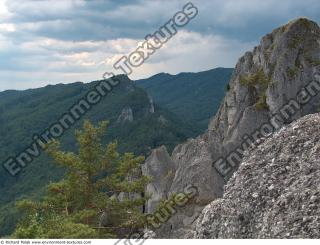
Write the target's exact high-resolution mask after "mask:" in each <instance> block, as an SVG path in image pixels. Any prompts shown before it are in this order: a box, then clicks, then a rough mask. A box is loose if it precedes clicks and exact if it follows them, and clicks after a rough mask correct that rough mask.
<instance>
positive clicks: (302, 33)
mask: <svg viewBox="0 0 320 245" xmlns="http://www.w3.org/2000/svg"><path fill="white" fill-rule="evenodd" d="M317 74H320V28H319V26H318V25H317V24H316V23H315V22H312V21H310V20H307V19H297V20H294V21H292V22H290V23H289V24H287V25H285V26H282V27H280V28H278V29H275V30H274V31H273V32H272V33H270V34H267V35H266V36H265V37H263V38H262V40H261V43H260V45H259V46H257V47H255V48H254V49H253V51H252V52H247V53H245V55H244V56H243V57H241V58H240V59H239V61H238V63H237V65H236V68H235V70H234V73H233V75H232V78H231V80H230V83H229V86H230V90H229V91H228V92H227V93H226V96H225V98H224V100H223V101H222V103H221V106H220V108H219V110H218V112H217V114H216V115H215V117H213V118H212V120H211V121H210V123H209V126H208V130H207V131H206V132H205V133H204V134H203V135H201V136H199V137H198V138H196V139H191V140H188V142H186V143H185V144H181V145H178V146H177V147H176V148H175V149H174V151H173V153H172V156H171V159H172V161H173V162H174V165H175V169H176V170H175V175H174V179H173V181H172V184H171V187H170V189H169V193H177V192H181V191H182V190H183V188H184V187H185V186H187V185H189V184H193V185H194V186H196V187H197V188H198V190H199V194H198V196H197V198H196V200H195V202H193V203H192V204H190V205H191V206H190V207H189V206H187V207H186V208H185V210H186V212H187V214H183V213H179V214H181V215H179V214H177V215H176V216H175V217H176V218H172V219H171V220H170V221H169V222H168V227H170V229H171V231H172V232H171V234H174V233H175V232H174V230H175V229H180V228H181V227H182V224H185V223H188V222H186V220H190V217H194V216H197V215H198V214H199V210H201V208H202V207H203V206H205V205H207V204H209V203H210V202H211V201H213V200H215V199H217V198H218V197H221V196H222V193H223V186H224V185H225V183H226V180H227V179H229V178H230V177H231V176H232V174H233V172H234V171H236V169H237V167H238V165H239V164H240V162H241V159H242V154H237V161H236V163H234V162H232V164H230V163H229V161H227V160H226V159H227V158H228V156H229V154H230V153H231V152H232V151H233V150H235V149H237V148H238V147H241V146H242V145H243V141H244V137H249V138H250V139H251V138H252V135H253V134H254V132H256V131H257V129H259V128H260V126H262V125H263V124H264V123H267V122H269V120H270V118H272V116H273V115H274V114H277V113H279V111H280V110H281V108H283V106H284V105H285V104H287V103H288V102H290V100H291V99H296V98H297V94H299V93H300V92H301V91H302V90H303V88H304V87H306V86H307V85H308V84H309V83H310V82H311V81H314V80H317V79H318V83H317V86H318V87H317V88H313V89H312V90H313V92H319V91H320V75H317ZM311 97H312V98H311V100H310V101H309V102H308V103H307V104H305V105H303V106H300V107H299V108H297V109H296V110H295V111H294V113H292V115H291V114H290V113H287V114H288V115H289V114H290V115H289V116H288V117H287V118H285V119H283V121H281V122H278V124H279V127H280V126H282V125H285V124H288V123H290V122H291V121H293V120H295V119H298V118H300V117H302V116H304V115H307V114H311V113H316V112H319V111H320V96H319V95H315V96H311ZM261 137H262V136H259V138H261ZM245 150H246V149H245ZM219 159H222V160H223V162H225V163H226V166H228V168H229V171H228V172H227V173H224V175H221V174H220V173H218V170H217V168H214V167H213V165H214V163H215V162H216V161H217V160H219ZM193 225H194V224H188V225H187V226H186V227H189V228H190V229H192V228H193ZM189 228H188V229H189ZM179 234H181V232H180V233H179ZM161 235H163V236H162V237H168V233H163V234H160V236H161Z"/></svg>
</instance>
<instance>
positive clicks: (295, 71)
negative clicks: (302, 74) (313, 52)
mask: <svg viewBox="0 0 320 245" xmlns="http://www.w3.org/2000/svg"><path fill="white" fill-rule="evenodd" d="M298 72H299V69H298V67H295V68H293V69H292V68H290V67H288V68H287V74H288V76H289V78H290V79H293V78H295V77H296V76H297V74H298Z"/></svg>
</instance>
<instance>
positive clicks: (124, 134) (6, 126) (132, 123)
mask: <svg viewBox="0 0 320 245" xmlns="http://www.w3.org/2000/svg"><path fill="white" fill-rule="evenodd" d="M119 79H120V80H121V82H120V84H119V85H117V86H116V87H115V88H114V89H113V90H112V91H111V92H110V93H109V94H108V95H107V96H106V97H105V98H103V99H102V101H101V102H100V103H99V104H97V105H95V106H94V107H92V109H91V110H90V111H88V112H87V114H86V115H85V116H83V118H82V119H81V120H80V121H79V122H77V123H76V124H75V125H74V127H72V128H71V129H69V130H68V131H66V133H65V134H64V135H63V136H62V137H61V139H60V140H61V142H62V145H63V149H64V150H69V151H70V150H71V151H72V150H74V149H75V148H76V143H75V140H74V131H75V130H76V129H78V128H79V127H80V126H81V125H82V122H83V120H84V119H89V120H90V121H92V122H93V123H94V124H96V123H98V122H100V121H103V120H108V121H109V122H110V124H109V127H108V130H107V134H106V137H105V139H104V140H105V142H109V141H113V140H117V141H118V144H119V150H120V151H121V152H134V153H136V154H143V155H148V152H149V151H150V150H151V149H152V148H154V147H157V146H160V145H166V146H167V147H169V148H171V149H172V148H173V147H174V146H175V145H176V144H178V143H180V142H182V141H183V140H185V139H187V138H188V137H190V136H192V135H193V134H194V131H193V129H192V126H190V125H188V124H187V123H185V122H183V121H182V120H180V119H179V118H178V117H177V116H176V115H174V114H173V113H171V112H170V111H168V110H167V109H164V108H161V107H160V106H158V105H157V104H155V103H153V101H152V100H150V97H149V96H148V94H147V93H146V92H145V91H144V90H143V89H141V88H138V87H137V86H135V85H134V83H133V82H132V81H131V80H130V79H128V78H127V77H126V76H123V75H122V76H119ZM98 82H99V81H95V82H91V83H80V82H77V83H72V84H58V85H49V86H46V87H43V88H39V89H29V90H25V91H5V92H1V93H0V122H1V127H0V135H1V138H0V159H1V163H3V162H4V161H5V160H6V159H7V158H8V157H10V156H15V155H18V154H19V153H20V152H21V151H22V150H24V148H25V147H28V146H29V145H30V143H31V142H32V139H33V136H34V135H35V134H38V135H40V134H41V133H42V132H43V131H44V130H46V129H47V128H48V127H49V126H50V125H51V124H52V123H54V122H56V121H57V120H58V119H59V118H60V117H61V116H62V115H63V114H64V113H67V111H68V108H70V107H71V106H72V105H74V104H75V103H76V102H77V101H79V100H80V99H82V98H85V95H86V94H87V93H88V92H89V91H91V90H92V89H93V88H94V86H95V85H96V84H97V83H98ZM63 172H64V171H63V169H59V168H58V167H56V166H54V165H53V164H51V160H50V159H49V158H48V157H47V156H46V154H45V153H43V154H42V155H41V156H40V157H39V158H36V159H35V160H34V161H33V162H32V163H30V164H29V165H28V166H27V167H26V168H24V169H23V171H22V173H21V174H20V175H19V176H17V177H15V178H13V177H11V176H10V175H9V174H8V173H7V172H6V171H5V169H4V168H2V167H1V168H0V193H1V195H0V205H1V206H0V235H4V234H8V232H9V231H11V230H12V228H13V226H14V220H15V218H14V217H16V216H15V215H16V214H15V212H14V211H13V204H14V201H15V200H17V199H20V198H22V197H30V196H31V197H34V198H39V197H41V195H42V191H43V188H44V187H45V186H46V185H47V184H48V183H49V182H50V181H56V180H58V179H59V178H61V176H62V175H63Z"/></svg>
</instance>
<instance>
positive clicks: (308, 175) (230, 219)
mask: <svg viewBox="0 0 320 245" xmlns="http://www.w3.org/2000/svg"><path fill="white" fill-rule="evenodd" d="M319 204H320V114H313V115H308V116H305V117H303V118H302V119H299V120H298V121H296V122H293V123H292V124H290V125H289V126H286V127H284V128H282V129H281V130H280V131H279V132H277V133H275V134H274V135H273V136H272V137H271V138H269V139H267V140H266V141H265V142H264V143H263V144H261V145H260V146H259V147H258V148H256V149H255V150H253V151H252V152H251V154H250V155H249V156H246V157H245V158H244V159H243V162H242V164H241V165H240V168H239V169H238V171H237V172H236V173H235V174H234V175H233V177H232V178H231V179H230V181H229V182H228V184H227V185H226V187H225V193H224V196H223V198H222V199H217V200H215V201H213V202H212V203H211V204H209V205H208V206H206V207H205V209H204V210H203V212H202V214H201V215H200V217H199V218H198V220H197V225H196V235H195V237H196V238H320V205H319Z"/></svg>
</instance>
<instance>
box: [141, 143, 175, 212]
mask: <svg viewBox="0 0 320 245" xmlns="http://www.w3.org/2000/svg"><path fill="white" fill-rule="evenodd" d="M174 172H175V165H174V163H173V161H172V160H171V158H170V155H169V153H168V151H167V149H166V147H165V146H161V147H159V148H157V149H155V150H153V151H152V153H151V155H150V156H149V157H148V158H147V159H146V161H145V164H144V165H143V166H142V173H143V175H145V176H151V177H152V182H151V183H149V184H148V185H147V188H146V192H147V193H148V194H150V195H151V199H149V200H148V202H147V205H146V213H153V212H154V210H155V209H156V208H157V206H158V204H159V202H160V201H161V200H164V199H166V198H168V193H169V188H170V186H171V184H172V179H173V176H174Z"/></svg>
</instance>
